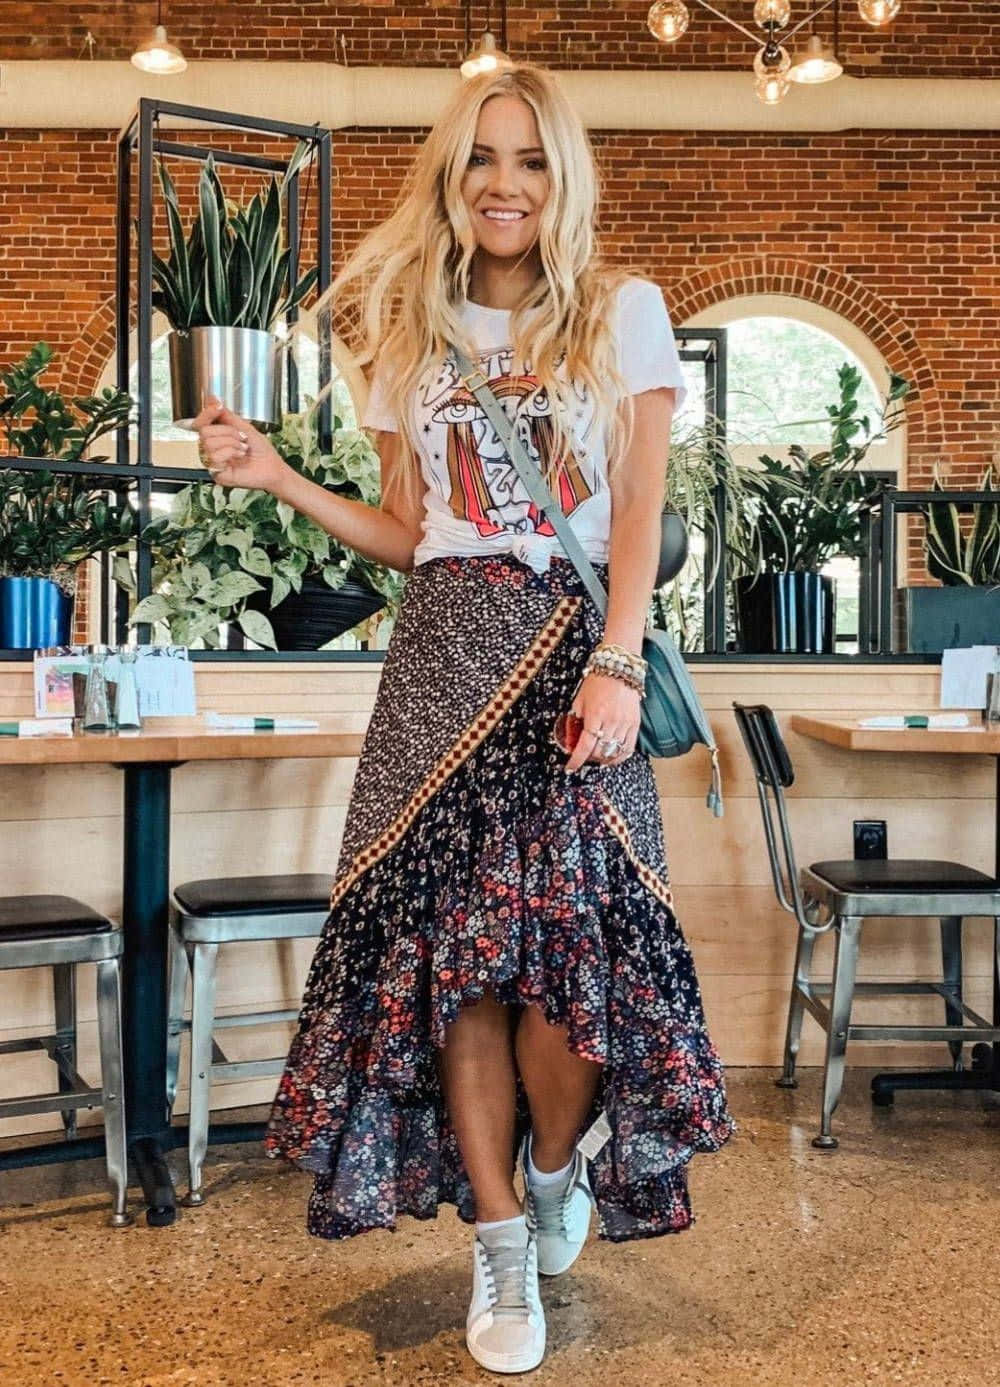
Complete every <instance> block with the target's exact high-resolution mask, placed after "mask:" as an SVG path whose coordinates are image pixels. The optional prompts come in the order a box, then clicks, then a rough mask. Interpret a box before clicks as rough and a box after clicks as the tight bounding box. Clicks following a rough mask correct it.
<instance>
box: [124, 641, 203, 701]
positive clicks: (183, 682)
mask: <svg viewBox="0 0 1000 1387" xmlns="http://www.w3.org/2000/svg"><path fill="white" fill-rule="evenodd" d="M136 649H137V652H138V659H137V660H136V662H135V682H136V687H137V688H138V691H139V716H140V717H143V718H193V717H194V715H195V713H196V712H197V709H196V707H195V696H194V665H193V664H192V663H191V661H190V660H189V659H188V652H187V647H186V646H184V645H140V646H137V647H136ZM111 659H114V661H115V666H117V663H118V661H117V657H116V656H112V657H111ZM111 659H109V661H108V663H109V665H110V663H111Z"/></svg>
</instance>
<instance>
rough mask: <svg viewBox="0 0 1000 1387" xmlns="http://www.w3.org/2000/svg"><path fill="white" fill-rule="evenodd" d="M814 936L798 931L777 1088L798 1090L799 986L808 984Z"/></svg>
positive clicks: (800, 1033)
mask: <svg viewBox="0 0 1000 1387" xmlns="http://www.w3.org/2000/svg"><path fill="white" fill-rule="evenodd" d="M815 943H816V936H815V935H814V934H806V932H805V930H801V929H800V930H799V943H798V948H797V949H796V950H795V974H794V976H793V978H792V995H791V996H790V997H789V999H788V1026H787V1029H786V1031H785V1062H784V1067H783V1069H782V1074H781V1078H780V1079H776V1080H775V1082H776V1084H777V1086H778V1088H798V1086H799V1081H798V1079H796V1077H795V1062H796V1059H797V1058H798V1053H799V1039H800V1037H801V1035H802V1016H803V1013H804V1012H805V1005H804V1003H803V1001H802V997H801V994H800V993H799V990H798V989H799V986H800V985H803V986H806V985H808V983H809V969H810V968H811V967H812V955H813V946H814V944H815Z"/></svg>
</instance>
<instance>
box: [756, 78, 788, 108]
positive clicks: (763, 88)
mask: <svg viewBox="0 0 1000 1387" xmlns="http://www.w3.org/2000/svg"><path fill="white" fill-rule="evenodd" d="M791 85H792V84H791V82H789V80H788V78H787V77H785V76H783V75H782V74H781V73H780V72H771V73H768V74H767V76H766V77H755V78H754V84H753V89H754V91H755V92H756V93H757V99H758V100H759V101H763V103H764V105H765V106H777V104H778V102H779V101H783V100H784V99H785V97H786V96H787V95H788V92H789V90H790V89H791Z"/></svg>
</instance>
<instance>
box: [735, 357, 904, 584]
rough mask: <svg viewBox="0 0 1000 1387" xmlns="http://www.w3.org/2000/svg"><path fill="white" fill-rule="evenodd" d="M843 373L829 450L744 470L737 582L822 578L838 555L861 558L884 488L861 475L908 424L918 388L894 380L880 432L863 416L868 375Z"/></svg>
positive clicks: (831, 412) (845, 368) (766, 460)
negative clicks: (864, 518)
mask: <svg viewBox="0 0 1000 1387" xmlns="http://www.w3.org/2000/svg"><path fill="white" fill-rule="evenodd" d="M837 374H838V380H839V385H840V399H839V401H838V403H837V404H835V405H828V406H827V415H828V418H829V421H830V425H831V441H830V446H829V448H825V449H822V450H821V451H819V452H814V453H807V452H806V450H805V449H804V448H802V447H800V446H799V445H798V444H793V445H792V447H790V448H789V450H788V451H789V454H790V458H791V460H790V461H788V462H785V461H778V460H777V459H775V458H772V457H769V456H768V455H767V454H762V455H761V456H760V458H759V459H758V461H759V463H760V466H759V468H757V467H755V468H748V467H745V468H742V469H741V473H742V481H743V495H742V497H741V499H740V502H739V504H738V505H735V506H733V507H732V509H733V512H734V516H735V518H736V523H735V525H734V526H733V527H732V530H731V532H730V534H729V535H728V536H727V541H728V543H729V547H730V550H731V553H732V554H733V556H734V559H735V563H734V565H733V573H734V576H746V575H751V574H759V573H762V572H764V573H795V572H815V571H818V570H819V569H821V568H822V567H823V565H824V564H825V563H827V562H828V561H829V560H830V559H831V558H833V557H835V556H836V555H845V556H847V557H852V558H857V557H859V556H860V554H861V551H862V545H863V533H862V525H861V515H862V511H863V509H864V505H865V503H866V501H867V500H868V499H869V498H870V497H872V496H873V495H874V494H876V490H877V487H878V486H879V483H878V482H877V481H876V480H874V479H872V478H870V477H867V476H866V475H865V474H864V473H863V472H860V471H859V470H858V469H859V467H860V464H861V462H862V461H863V460H864V458H865V456H866V454H867V453H868V450H869V448H870V447H871V446H872V444H873V443H876V442H878V441H880V440H881V439H884V438H886V437H887V436H888V435H889V434H890V433H891V432H892V431H893V429H895V428H898V427H899V425H900V424H902V422H903V414H902V401H903V399H904V397H905V396H906V394H907V392H908V391H909V388H910V386H909V382H908V381H906V380H904V379H903V378H902V377H901V376H896V375H893V376H891V377H890V382H889V391H888V394H887V396H886V400H885V403H884V405H883V409H882V417H881V420H880V426H879V429H878V431H877V432H876V433H872V431H871V421H870V419H869V417H868V416H867V415H864V416H859V407H858V389H859V387H860V385H861V373H860V372H859V371H858V369H857V368H856V367H854V366H851V365H850V363H848V362H844V364H843V365H842V366H841V367H840V370H839V371H838V373H837ZM800 422H809V423H812V422H814V421H812V420H809V421H800ZM859 435H860V437H859Z"/></svg>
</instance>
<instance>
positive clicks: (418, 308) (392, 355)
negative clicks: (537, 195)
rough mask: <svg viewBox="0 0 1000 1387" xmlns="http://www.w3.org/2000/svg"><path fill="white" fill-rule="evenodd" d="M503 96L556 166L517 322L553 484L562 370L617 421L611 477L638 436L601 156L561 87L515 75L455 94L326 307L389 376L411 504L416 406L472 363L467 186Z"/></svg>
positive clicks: (526, 67)
mask: <svg viewBox="0 0 1000 1387" xmlns="http://www.w3.org/2000/svg"><path fill="white" fill-rule="evenodd" d="M502 95H506V96H517V97H520V98H521V99H522V100H523V101H525V102H527V104H528V105H529V106H530V107H531V109H532V111H533V112H534V114H535V118H536V120H537V122H538V132H539V136H540V140H541V145H542V148H543V149H544V152H545V158H546V162H547V164H548V173H549V195H548V198H547V201H546V203H545V206H544V207H543V209H542V214H541V220H540V227H539V235H538V240H537V242H536V244H537V246H538V250H539V253H540V258H541V265H542V273H541V275H540V276H539V278H538V279H537V280H536V281H535V283H534V284H533V285H532V286H531V288H530V289H529V290H528V291H527V292H526V294H525V295H524V296H523V298H522V299H521V300H520V302H519V303H518V304H517V305H516V306H515V308H514V309H513V311H512V314H511V337H512V341H511V347H512V349H513V351H514V355H515V359H516V361H517V362H519V363H524V362H525V361H527V362H530V365H531V368H532V372H533V374H534V376H535V378H536V379H537V380H538V382H539V385H540V386H541V387H543V388H544V389H545V390H546V392H547V394H548V398H549V399H550V400H551V401H552V402H553V410H552V414H553V431H554V434H555V438H554V447H553V449H552V452H551V458H552V464H551V466H550V475H549V476H548V477H547V478H546V480H547V481H548V482H549V483H550V485H554V483H555V476H554V475H553V474H554V471H555V467H556V464H557V463H558V459H559V458H560V457H561V456H562V455H563V454H564V452H565V450H566V448H567V447H568V446H569V444H570V439H569V430H568V426H567V424H566V422H565V420H564V418H563V415H564V413H565V412H566V410H567V409H568V403H569V402H568V400H567V399H564V387H563V386H562V385H561V384H560V382H559V381H558V380H557V378H556V375H555V370H556V366H557V365H558V364H559V361H560V359H561V358H562V357H565V371H566V376H567V378H568V380H569V382H572V383H574V384H577V385H578V386H580V385H582V386H585V387H586V389H587V391H588V393H590V394H591V396H592V398H593V400H594V405H595V411H596V416H595V417H596V419H598V420H601V419H603V420H605V421H607V422H606V424H605V428H606V441H607V456H608V459H609V468H610V469H614V467H615V466H616V465H617V464H619V463H620V461H621V458H622V455H623V454H624V452H625V451H626V449H627V447H628V441H629V439H630V437H631V432H632V422H633V421H632V409H631V397H630V396H629V394H628V392H627V390H626V388H625V383H624V381H623V379H622V377H621V375H620V373H619V371H618V368H617V365H616V351H615V341H614V333H613V328H612V307H613V303H614V297H615V294H616V293H617V290H618V288H619V286H620V285H621V283H622V282H623V281H624V280H625V279H626V278H627V273H626V272H625V271H623V270H620V269H617V268H612V267H609V266H606V265H605V264H604V263H603V262H602V259H601V256H600V252H599V248H598V243H597V236H596V231H595V218H596V212H597V206H598V196H599V191H598V188H599V180H598V171H597V168H596V164H595V160H594V153H593V149H592V147H591V144H590V140H589V138H588V136H587V132H586V130H585V129H584V126H583V122H582V121H581V120H580V117H579V116H578V115H577V113H576V111H575V110H574V109H573V107H572V106H571V105H570V103H569V101H568V100H567V98H566V96H565V95H564V94H563V92H562V91H561V90H560V88H559V87H558V85H557V83H556V81H555V79H554V77H553V76H552V74H551V73H550V72H548V71H547V70H546V69H544V68H540V67H536V66H535V65H533V64H529V63H518V64H514V65H511V66H509V67H504V68H501V69H499V70H498V71H496V72H494V73H486V74H482V75H480V76H479V77H476V78H473V79H472V80H471V81H467V82H463V83H462V84H461V86H459V87H458V88H457V89H456V90H455V92H454V94H453V96H452V98H451V100H450V101H449V102H448V104H447V106H446V107H445V109H444V111H443V112H442V113H441V115H440V116H439V118H438V120H437V121H436V122H435V124H434V126H433V128H432V129H431V131H430V134H429V135H428V137H427V139H426V140H425V142H424V143H423V145H421V147H420V149H419V151H418V153H417V155H416V157H415V159H414V161H413V163H412V165H411V166H410V169H409V171H408V173H407V175H406V177H405V179H404V182H403V185H402V187H401V189H400V192H399V195H398V197H397V200H396V203H395V206H394V208H393V211H392V212H391V214H390V215H389V217H388V218H387V219H386V220H385V221H383V222H382V223H381V224H380V225H379V226H377V227H375V228H374V230H372V231H371V232H369V233H368V234H367V235H366V236H365V237H364V239H363V240H362V241H361V242H360V244H359V245H358V246H357V248H356V249H355V250H354V252H353V253H352V254H351V256H350V257H349V259H348V260H347V262H346V263H345V265H344V266H343V268H342V269H341V270H340V272H339V273H338V274H337V276H336V278H335V279H334V281H333V283H332V284H331V286H330V288H329V290H328V291H327V293H326V294H324V295H323V299H322V300H321V301H320V303H318V304H317V305H316V308H317V310H319V309H320V308H323V307H328V308H329V309H330V311H331V321H332V327H333V331H335V332H336V333H337V335H338V336H339V337H340V338H341V340H343V341H344V342H345V344H346V345H347V347H348V348H349V350H350V351H351V353H352V354H353V357H354V360H355V362H356V364H357V365H358V366H360V367H366V366H368V365H370V364H371V363H372V362H377V363H378V366H379V370H380V375H381V374H382V372H383V368H384V376H383V379H384V380H385V381H386V403H387V404H388V406H389V408H390V409H391V410H392V412H393V413H394V414H395V416H396V417H397V419H398V420H399V425H400V435H401V445H400V466H399V470H398V473H397V477H398V481H399V484H400V485H401V486H402V487H404V488H405V491H406V494H408V495H409V496H411V497H416V496H417V495H419V494H422V492H421V491H418V486H419V466H418V463H417V454H416V448H415V439H414V438H413V437H412V435H411V420H410V415H409V409H408V408H407V403H408V400H409V399H410V397H411V395H412V392H413V391H414V389H415V388H416V386H417V383H418V382H419V381H420V379H421V377H422V376H423V375H424V373H425V372H426V371H427V370H428V369H429V368H430V367H432V366H437V365H439V364H440V363H441V362H442V361H443V360H444V358H445V356H446V354H447V349H448V346H447V344H448V342H449V341H454V342H457V343H458V344H459V345H460V346H462V347H463V348H464V349H465V350H466V352H467V353H468V354H469V355H470V356H473V357H475V351H476V349H475V344H474V343H473V342H471V341H470V340H469V339H468V336H467V334H466V333H465V330H464V329H463V325H462V320H461V317H460V309H461V305H462V301H463V300H464V299H466V298H467V297H468V291H469V279H470V270H471V266H472V261H473V256H474V255H475V252H476V247H477V242H476V235H475V231H474V229H473V226H472V222H471V220H470V217H469V212H468V209H467V207H466V204H465V201H464V199H463V197H462V179H463V177H464V175H465V172H466V169H467V168H468V164H469V159H470V156H471V154H472V146H473V142H474V140H475V134H476V126H477V122H478V119H479V112H480V110H481V109H482V107H483V105H484V103H485V102H487V101H489V100H490V98H491V97H494V96H502ZM529 253H530V251H529ZM529 317H530V321H529ZM383 499H385V498H383Z"/></svg>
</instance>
